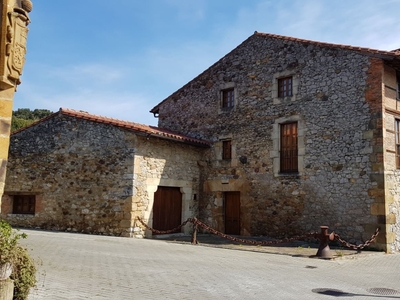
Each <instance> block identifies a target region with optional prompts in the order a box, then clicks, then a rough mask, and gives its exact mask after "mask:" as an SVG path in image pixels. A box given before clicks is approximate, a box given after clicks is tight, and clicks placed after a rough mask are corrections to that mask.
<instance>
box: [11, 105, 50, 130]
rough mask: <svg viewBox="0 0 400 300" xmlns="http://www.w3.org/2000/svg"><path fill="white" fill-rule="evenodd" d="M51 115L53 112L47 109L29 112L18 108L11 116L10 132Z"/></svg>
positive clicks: (26, 109) (27, 109)
mask: <svg viewBox="0 0 400 300" xmlns="http://www.w3.org/2000/svg"><path fill="white" fill-rule="evenodd" d="M52 113H53V112H51V111H50V110H48V109H34V110H30V109H29V108H18V109H17V110H14V111H13V114H12V120H11V132H13V131H15V130H18V129H20V128H24V127H26V126H28V125H31V124H32V123H34V122H36V121H38V120H40V119H42V118H45V117H47V116H48V115H51V114H52Z"/></svg>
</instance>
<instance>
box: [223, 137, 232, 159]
mask: <svg viewBox="0 0 400 300" xmlns="http://www.w3.org/2000/svg"><path fill="white" fill-rule="evenodd" d="M231 158H232V141H231V140H227V141H222V159H231Z"/></svg>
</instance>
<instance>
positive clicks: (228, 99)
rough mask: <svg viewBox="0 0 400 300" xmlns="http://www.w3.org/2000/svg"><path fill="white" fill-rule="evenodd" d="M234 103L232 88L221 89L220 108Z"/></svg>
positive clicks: (228, 106) (231, 105)
mask: <svg viewBox="0 0 400 300" xmlns="http://www.w3.org/2000/svg"><path fill="white" fill-rule="evenodd" d="M234 104H235V91H234V89H227V90H223V91H222V108H230V107H233V106H234Z"/></svg>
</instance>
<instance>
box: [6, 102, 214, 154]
mask: <svg viewBox="0 0 400 300" xmlns="http://www.w3.org/2000/svg"><path fill="white" fill-rule="evenodd" d="M60 114H61V115H66V116H71V117H75V118H79V119H84V120H89V121H93V122H97V123H103V124H109V125H112V126H117V127H121V128H124V129H127V130H131V131H133V132H135V133H138V134H143V135H146V136H149V137H150V136H154V137H158V138H161V139H168V140H174V141H178V142H183V143H187V144H192V145H197V146H202V147H209V146H211V142H208V141H204V140H199V139H195V138H192V137H189V136H186V135H183V134H179V133H177V132H173V131H170V130H167V129H163V128H158V127H156V126H150V125H144V124H139V123H134V122H128V121H122V120H118V119H113V118H108V117H103V116H98V115H93V114H89V113H88V112H85V111H81V110H80V111H77V110H73V109H68V108H60V110H59V111H58V112H55V113H53V114H51V115H49V116H47V117H46V118H43V119H40V120H39V121H37V122H35V123H33V124H31V125H29V126H27V127H24V128H21V129H19V130H16V131H14V132H13V133H12V135H14V134H16V133H18V132H21V131H23V130H25V129H27V128H30V127H32V126H35V125H37V124H39V123H43V122H45V121H46V120H48V119H50V118H53V117H54V116H56V115H60Z"/></svg>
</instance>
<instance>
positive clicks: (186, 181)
mask: <svg viewBox="0 0 400 300" xmlns="http://www.w3.org/2000/svg"><path fill="white" fill-rule="evenodd" d="M138 145H140V146H139V147H137V148H136V152H135V162H134V182H133V189H134V193H133V195H134V197H133V207H132V212H133V218H135V217H140V218H142V219H143V220H144V221H145V222H146V223H147V224H148V225H149V226H150V227H152V225H153V220H152V217H153V205H154V193H155V192H156V191H157V188H158V186H164V187H165V186H166V187H179V188H180V192H181V193H182V222H183V221H185V220H186V219H188V218H191V217H194V216H197V215H198V201H197V199H198V197H197V195H198V193H199V177H200V172H199V166H198V161H199V160H200V159H201V157H202V153H203V151H204V149H203V148H198V147H194V146H190V145H186V144H183V143H178V142H172V141H167V140H161V139H158V138H155V137H150V138H146V137H138ZM166 213H168V212H166ZM136 225H139V224H137V223H136ZM171 229H172V228H171ZM190 229H191V227H190V226H189V225H188V226H185V227H184V228H183V231H184V232H185V233H189V231H190ZM145 235H146V236H151V235H152V233H151V231H149V230H147V231H146V232H145Z"/></svg>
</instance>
